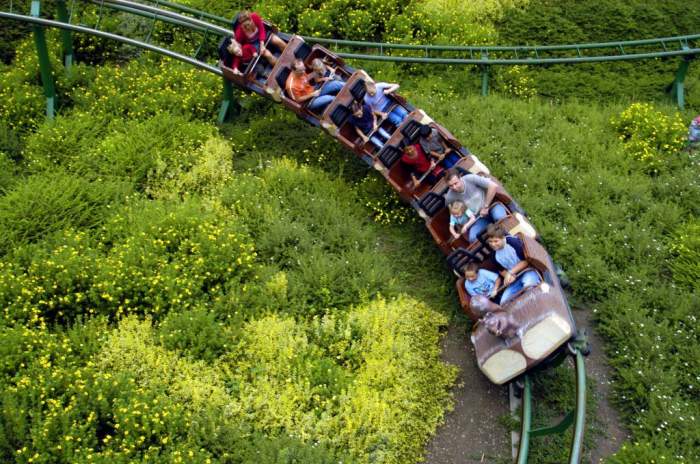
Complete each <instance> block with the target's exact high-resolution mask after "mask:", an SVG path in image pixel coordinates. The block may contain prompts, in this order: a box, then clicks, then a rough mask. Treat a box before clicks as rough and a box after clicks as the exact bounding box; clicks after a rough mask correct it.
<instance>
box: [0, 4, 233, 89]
mask: <svg viewBox="0 0 700 464" xmlns="http://www.w3.org/2000/svg"><path fill="white" fill-rule="evenodd" d="M0 18H3V19H11V20H14V21H22V22H26V23H30V24H38V25H40V26H49V27H56V28H59V29H65V30H69V31H74V32H82V33H85V34H92V35H96V36H98V37H102V38H105V39H110V40H116V41H117V42H122V43H125V44H128V45H133V46H134V47H139V48H143V49H146V50H149V51H152V52H156V53H160V54H161V55H165V56H168V57H170V58H174V59H176V60H179V61H182V62H185V63H187V64H191V65H192V66H196V67H197V68H200V69H204V70H205V71H209V72H211V73H214V74H216V75H217V76H223V73H222V72H221V69H219V68H218V67H216V66H213V65H211V64H209V63H205V62H204V61H199V60H197V59H195V58H192V57H190V56H187V55H183V54H181V53H177V52H174V51H172V50H168V49H167V48H163V47H158V46H157V45H151V44H148V43H145V42H140V41H138V40H135V39H131V38H129V37H124V36H121V35H118V34H112V33H111V32H104V31H100V30H98V29H93V28H91V27H86V26H77V25H75V24H68V23H64V22H61V21H54V20H52V19H44V18H36V17H33V16H26V15H21V14H16V13H8V12H5V11H0Z"/></svg>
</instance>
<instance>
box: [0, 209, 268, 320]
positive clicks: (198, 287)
mask: <svg viewBox="0 0 700 464" xmlns="http://www.w3.org/2000/svg"><path fill="white" fill-rule="evenodd" d="M137 210H138V211H140V213H139V215H138V219H137V218H136V217H135V216H134V214H135V211H137ZM254 259H255V252H254V251H253V245H252V244H251V243H250V239H249V237H248V236H247V235H246V234H245V233H243V232H242V231H241V228H240V226H239V225H238V224H237V223H236V222H235V221H231V220H228V219H227V217H226V216H225V215H224V213H223V212H217V211H207V209H206V208H205V207H204V205H202V204H201V203H200V202H198V201H194V200H192V201H186V202H184V203H183V204H180V205H173V204H168V203H159V202H152V203H141V202H138V201H137V202H134V203H132V204H129V205H127V206H126V207H124V208H123V209H122V210H120V211H118V212H117V213H116V214H115V215H114V216H113V217H112V218H111V219H110V220H109V221H108V222H107V223H106V224H105V225H104V227H103V228H102V231H101V234H100V240H99V242H96V241H95V240H93V239H91V238H90V237H89V236H87V235H86V234H85V233H82V232H75V231H71V230H67V231H66V232H65V233H64V234H63V235H62V236H61V237H59V238H57V239H56V241H55V243H54V244H52V245H51V246H50V247H47V248H46V249H43V250H36V251H35V252H34V254H32V255H31V258H30V260H29V262H28V263H27V264H26V265H21V264H18V263H17V262H13V261H0V269H2V275H1V276H0V305H1V306H2V307H3V308H6V317H7V319H8V320H10V321H12V320H15V321H23V322H25V323H32V324H34V323H38V322H40V321H42V320H50V321H72V320H74V319H75V318H76V317H77V316H78V315H81V314H87V315H93V314H97V313H100V314H105V315H107V316H110V317H119V316H121V315H123V314H128V313H132V312H137V313H147V314H153V315H156V316H161V315H163V314H166V313H167V312H168V311H170V310H171V309H172V308H180V309H184V308H191V307H195V306H196V304H197V302H201V301H209V300H216V299H217V298H221V297H222V296H223V294H224V293H225V287H226V284H227V283H229V282H231V281H235V282H238V281H240V280H244V281H245V280H246V279H248V278H250V277H251V276H252V272H253V271H252V270H253V262H254Z"/></svg>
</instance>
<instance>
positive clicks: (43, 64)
mask: <svg viewBox="0 0 700 464" xmlns="http://www.w3.org/2000/svg"><path fill="white" fill-rule="evenodd" d="M30 14H31V16H24V17H25V18H30V19H32V20H39V19H40V18H39V15H40V14H41V0H32V5H31V10H30ZM17 16H23V15H17ZM31 22H32V23H33V24H32V29H33V31H34V44H35V45H36V54H37V56H38V57H39V72H40V73H41V85H42V86H43V87H44V96H45V97H46V117H47V118H49V119H53V117H54V105H55V101H56V87H55V86H54V82H53V74H52V72H51V60H50V59H49V48H48V46H47V45H46V34H45V32H44V28H43V27H42V25H41V23H40V22H39V21H31Z"/></svg>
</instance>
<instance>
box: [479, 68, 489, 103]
mask: <svg viewBox="0 0 700 464" xmlns="http://www.w3.org/2000/svg"><path fill="white" fill-rule="evenodd" d="M488 94H489V67H488V66H487V65H482V66H481V96H482V97H486V96H488Z"/></svg>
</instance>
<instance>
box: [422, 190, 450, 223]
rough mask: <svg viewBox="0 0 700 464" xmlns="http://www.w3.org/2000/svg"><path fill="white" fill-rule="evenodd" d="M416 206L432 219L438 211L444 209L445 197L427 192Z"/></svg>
mask: <svg viewBox="0 0 700 464" xmlns="http://www.w3.org/2000/svg"><path fill="white" fill-rule="evenodd" d="M418 206H420V207H421V209H422V210H423V211H425V213H426V214H427V215H428V216H430V217H433V216H435V215H436V214H437V212H438V211H440V210H441V209H442V208H444V207H445V197H443V196H442V195H440V194H437V193H435V192H428V193H427V194H425V196H424V197H423V198H421V199H420V202H419V203H418Z"/></svg>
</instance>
